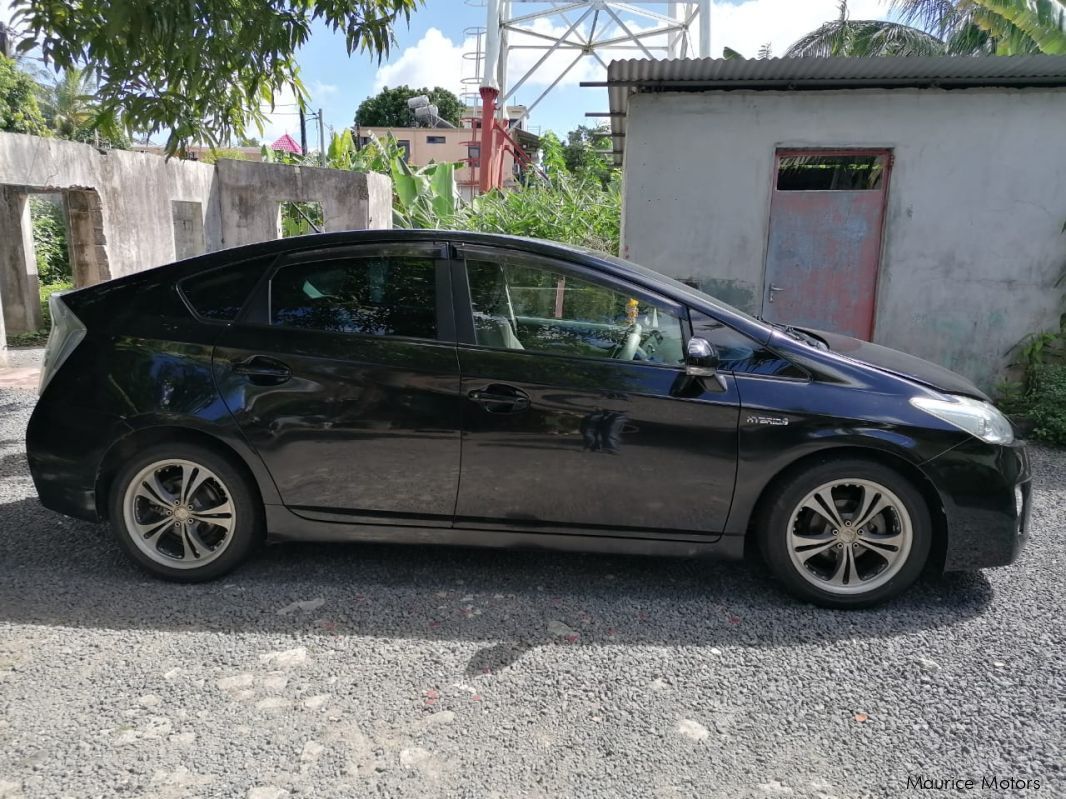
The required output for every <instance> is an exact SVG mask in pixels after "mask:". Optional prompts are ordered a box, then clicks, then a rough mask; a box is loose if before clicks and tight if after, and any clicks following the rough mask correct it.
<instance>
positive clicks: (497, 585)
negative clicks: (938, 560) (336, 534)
mask: <svg viewBox="0 0 1066 799" xmlns="http://www.w3.org/2000/svg"><path fill="white" fill-rule="evenodd" d="M33 400H34V397H33V395H32V393H30V392H26V391H0V569H2V573H0V797H4V798H5V799H6V798H7V797H22V796H25V797H77V799H85V798H86V797H97V796H98V797H118V796H129V797H201V796H204V797H225V798H226V799H231V798H233V797H237V798H239V799H243V798H244V797H249V799H279V798H280V797H369V796H417V797H437V796H448V797H477V798H478V799H481V798H482V797H498V798H499V799H514V798H515V797H545V798H547V797H552V799H555V798H556V797H580V798H581V799H591V798H592V797H618V796H626V797H628V796H633V797H656V798H657V799H673V798H674V797H701V799H706V798H707V797H729V799H737V798H740V797H818V798H819V799H826V797H839V798H840V799H844V797H865V796H877V797H880V796H886V797H898V796H908V795H929V794H933V795H938V794H939V795H948V794H950V795H972V796H989V797H991V796H997V797H998V796H1027V795H1028V796H1047V797H1053V796H1066V764H1064V762H1066V757H1064V754H1066V648H1064V643H1066V627H1064V616H1066V614H1064V595H1066V593H1064V587H1063V585H1064V581H1063V576H1064V572H1066V538H1064V536H1063V519H1064V518H1066V453H1064V452H1061V451H1059V452H1056V451H1050V450H1047V449H1040V448H1035V449H1034V451H1033V455H1034V459H1035V467H1036V473H1037V477H1036V479H1037V491H1036V500H1035V502H1036V505H1035V514H1034V524H1033V537H1032V540H1031V541H1030V544H1029V547H1028V550H1027V551H1026V552H1025V554H1024V555H1023V557H1022V559H1021V560H1020V561H1019V563H1017V564H1016V565H1015V566H1014V567H1012V568H1007V569H1000V570H994V571H989V572H985V573H982V574H964V575H950V576H946V577H928V578H925V579H924V580H923V581H922V582H921V584H920V585H919V586H917V588H916V589H915V590H913V591H912V592H911V593H910V595H909V596H907V597H906V598H905V599H904V600H902V601H899V602H896V603H895V604H892V605H890V606H888V607H885V608H883V609H878V610H874V611H864V612H853V613H843V612H831V611H825V610H818V609H815V608H813V607H808V606H803V605H799V604H796V603H795V602H793V601H792V600H791V599H789V598H788V597H786V596H785V595H784V594H783V593H782V592H781V591H780V590H779V589H778V588H777V587H776V586H775V585H774V583H773V582H772V581H771V579H770V578H769V577H768V576H767V574H766V572H765V570H764V569H763V568H762V567H761V566H759V565H757V564H756V565H736V564H724V563H722V564H719V563H708V562H696V561H673V560H655V559H635V558H621V557H604V556H572V555H565V556H564V555H556V554H547V553H532V554H530V553H517V552H515V553H510V552H508V553H501V552H489V551H467V550H449V549H433V548H422V549H413V548H404V547H398V546H396V547H394V546H370V545H361V546H354V545H353V546H311V545H285V546H277V547H272V548H269V549H267V550H265V551H264V552H263V553H261V554H260V556H259V557H258V558H257V559H256V560H255V561H254V562H253V563H251V564H250V565H249V566H247V567H245V568H243V569H241V570H240V571H238V572H237V573H235V574H233V575H231V576H230V577H229V578H226V579H224V580H222V581H220V582H216V583H212V584H208V585H202V586H192V587H190V586H179V585H171V584H167V583H163V582H158V581H156V580H153V579H150V578H147V577H145V576H142V574H141V573H139V572H138V571H136V570H135V569H134V568H133V567H132V566H130V565H128V564H127V562H126V560H125V559H124V558H123V557H122V556H121V555H120V553H119V552H118V550H117V548H116V546H115V545H114V544H113V543H112V542H111V540H110V539H109V537H108V535H107V533H106V531H105V529H104V528H102V527H99V526H94V525H90V524H85V523H82V522H76V521H73V520H69V519H65V518H63V517H60V516H57V515H54V514H52V513H49V512H48V511H45V510H43V509H42V508H41V507H40V506H39V505H38V504H37V501H36V498H35V495H34V490H33V485H32V483H31V481H30V477H29V474H28V472H27V469H26V462H25V456H24V453H23V435H24V430H25V425H26V421H27V419H28V418H29V413H30V410H31V408H32V404H33ZM913 776H918V777H920V778H931V779H962V780H965V779H974V780H975V781H976V785H975V787H974V789H973V790H971V791H962V792H960V793H955V792H954V791H930V790H921V791H918V790H909V789H908V788H907V780H908V778H911V777H913ZM983 778H984V779H987V778H994V779H997V780H1015V782H1014V783H1013V785H1015V786H1017V785H1019V784H1021V783H1023V782H1024V781H1026V780H1028V781H1029V785H1030V786H1031V787H1030V789H1028V790H1024V789H1018V788H1017V787H1014V788H1007V789H1003V788H1002V787H998V788H995V789H991V788H987V789H982V788H981V780H982V779H983ZM1034 780H1036V781H1039V784H1040V788H1039V789H1036V788H1034V787H1032V785H1033V781H1034Z"/></svg>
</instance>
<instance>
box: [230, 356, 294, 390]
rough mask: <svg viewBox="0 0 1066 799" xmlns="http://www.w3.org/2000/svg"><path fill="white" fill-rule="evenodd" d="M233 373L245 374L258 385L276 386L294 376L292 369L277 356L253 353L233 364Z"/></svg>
mask: <svg viewBox="0 0 1066 799" xmlns="http://www.w3.org/2000/svg"><path fill="white" fill-rule="evenodd" d="M233 373H234V374H238V375H244V376H245V377H247V378H249V379H250V380H251V382H252V383H254V384H255V385H257V386H274V385H278V384H279V383H284V382H285V381H286V380H288V379H289V378H291V377H292V370H291V369H290V368H289V367H288V366H287V365H285V364H284V363H282V362H281V361H279V360H278V359H277V358H269V357H267V356H266V355H253V356H251V357H250V358H245V359H244V360H243V361H240V362H238V363H236V364H234V365H233Z"/></svg>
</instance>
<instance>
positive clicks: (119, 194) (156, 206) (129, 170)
mask: <svg viewBox="0 0 1066 799" xmlns="http://www.w3.org/2000/svg"><path fill="white" fill-rule="evenodd" d="M42 191H58V192H61V193H62V194H63V195H64V197H65V200H66V206H67V216H68V230H69V233H70V239H71V240H70V249H71V260H72V265H73V268H74V275H75V281H76V283H77V284H78V285H89V284H91V283H95V282H98V281H100V280H107V279H109V278H113V277H120V276H122V275H127V274H131V273H133V272H138V271H141V270H144V269H149V268H151V267H153V266H159V265H161V264H165V263H169V262H171V261H173V260H175V259H176V258H177V257H179V255H178V254H177V253H179V251H180V253H181V255H185V254H188V253H190V252H211V251H214V250H218V249H222V248H224V247H236V246H239V245H242V244H251V243H255V242H259V241H268V240H270V239H275V238H277V237H278V204H279V203H280V202H282V201H286V200H299V201H302V202H319V203H321V204H322V207H323V212H324V214H325V219H326V229H327V230H346V229H363V228H388V227H391V225H392V184H391V182H390V180H389V179H388V178H387V177H386V176H384V175H376V174H375V175H364V174H359V173H355V172H343V171H339V170H333V169H317V168H313V167H300V168H296V167H290V166H283V165H279V164H263V163H255V162H245V161H226V160H223V161H220V162H219V163H218V165H217V167H216V166H211V165H207V164H201V163H196V162H192V161H180V160H177V159H171V160H169V161H168V160H167V159H165V158H162V157H160V156H158V155H152V154H149V153H140V152H128V151H118V150H112V151H110V152H107V153H103V152H100V151H98V150H97V149H96V148H94V147H92V146H90V145H85V144H76V143H73V142H66V141H58V140H55V139H42V138H38V137H35V136H24V135H19V134H13V133H0V304H2V305H3V310H4V312H3V314H2V315H0V316H2V317H3V318H4V319H5V320H6V321H7V324H6V331H7V332H10V333H15V332H22V331H24V330H33V329H35V328H36V327H38V326H39V323H40V319H39V310H38V300H37V288H36V268H35V266H34V263H33V257H32V244H31V243H30V240H29V239H26V238H25V234H26V233H28V221H27V220H28V216H27V214H26V211H25V206H26V198H27V197H28V196H29V195H30V194H31V193H34V192H42ZM176 203H177V204H178V205H175V204H176ZM200 236H202V240H201V241H192V240H191V238H190V237H200ZM4 335H5V327H4V326H0V346H2V342H3V341H4V340H5V339H4Z"/></svg>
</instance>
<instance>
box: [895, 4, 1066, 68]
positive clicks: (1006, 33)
mask: <svg viewBox="0 0 1066 799" xmlns="http://www.w3.org/2000/svg"><path fill="white" fill-rule="evenodd" d="M891 7H892V10H893V11H895V12H896V13H898V14H899V16H900V18H901V19H902V21H903V22H905V23H909V24H916V25H919V26H921V27H922V28H924V29H926V30H929V31H931V32H933V33H935V34H937V35H938V36H941V37H942V38H944V39H946V40H947V41H948V42H949V43H950V42H952V41H953V40H955V39H958V40H960V41H978V40H980V39H982V38H983V40H984V43H985V44H984V48H982V49H984V50H985V51H986V52H992V53H995V54H996V55H1020V54H1026V53H1050V54H1056V55H1061V54H1066V0H891Z"/></svg>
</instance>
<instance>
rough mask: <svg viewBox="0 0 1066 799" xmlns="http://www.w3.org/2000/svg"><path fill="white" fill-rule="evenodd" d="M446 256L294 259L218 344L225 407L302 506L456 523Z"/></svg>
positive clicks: (384, 253) (291, 501)
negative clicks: (454, 521) (454, 518)
mask: <svg viewBox="0 0 1066 799" xmlns="http://www.w3.org/2000/svg"><path fill="white" fill-rule="evenodd" d="M444 253H445V250H444V249H443V248H442V247H440V246H437V245H434V244H432V243H426V244H415V245H409V244H398V245H377V246H359V247H352V248H344V249H332V250H323V251H317V252H313V253H303V254H300V255H297V256H292V257H289V258H287V259H284V260H282V261H281V262H280V263H279V264H277V265H276V266H275V267H273V269H272V270H271V272H270V274H269V275H268V276H267V278H266V279H265V280H264V281H262V282H261V283H260V285H259V288H258V289H257V291H256V295H255V297H253V299H252V301H251V302H250V304H249V306H248V307H246V308H245V312H244V314H243V315H242V317H241V319H240V320H239V321H238V322H237V323H236V324H234V325H232V326H231V327H230V328H228V329H227V330H226V331H225V332H224V333H223V334H222V336H221V337H220V339H219V341H218V343H217V345H216V348H215V353H214V361H215V370H216V374H217V376H218V380H219V385H220V388H221V393H222V396H223V398H224V401H225V403H226V405H227V406H228V407H229V410H230V411H231V412H232V413H233V415H234V416H235V418H236V419H237V422H238V423H239V424H240V427H241V429H242V431H243V432H244V435H245V436H246V437H247V439H248V441H249V443H250V444H251V445H252V446H253V447H255V448H256V449H257V450H258V452H259V454H260V455H261V456H262V458H263V460H264V462H265V463H266V466H267V468H268V469H269V470H270V473H271V475H272V476H273V478H274V481H275V482H276V484H277V486H278V490H279V492H280V494H281V497H282V500H283V502H284V503H285V505H286V506H288V507H290V508H291V509H293V510H294V511H296V512H302V513H304V514H305V515H313V516H315V517H321V516H322V515H323V514H326V515H328V516H330V517H338V518H342V519H346V520H352V521H382V520H388V519H390V518H393V519H397V520H403V521H404V523H413V524H429V525H439V524H450V522H451V519H452V514H453V510H454V506H455V494H456V489H457V486H458V480H459V448H460V443H459V430H460V426H459V414H460V403H459V368H458V363H457V359H456V344H455V333H454V323H453V319H452V308H451V301H450V298H451V289H450V284H449V281H450V275H449V270H448V261H447V260H445V259H444V258H443V257H442V256H443V255H444Z"/></svg>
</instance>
